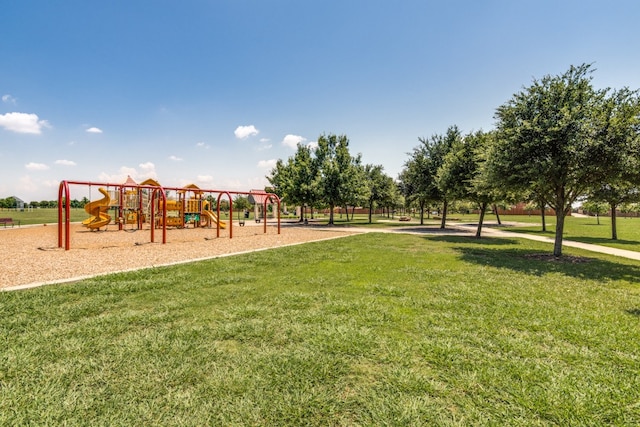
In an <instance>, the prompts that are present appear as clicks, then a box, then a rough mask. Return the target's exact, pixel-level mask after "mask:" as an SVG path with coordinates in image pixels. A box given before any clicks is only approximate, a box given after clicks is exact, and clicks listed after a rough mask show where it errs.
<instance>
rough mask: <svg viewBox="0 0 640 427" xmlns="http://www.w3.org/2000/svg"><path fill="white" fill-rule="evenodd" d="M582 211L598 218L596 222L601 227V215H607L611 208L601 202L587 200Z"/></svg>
mask: <svg viewBox="0 0 640 427" xmlns="http://www.w3.org/2000/svg"><path fill="white" fill-rule="evenodd" d="M582 209H583V210H585V211H586V212H587V213H588V214H593V215H595V216H596V221H597V223H598V225H600V214H603V213H607V210H608V209H609V206H608V204H607V203H605V202H599V201H597V200H587V201H586V202H584V203H583V204H582Z"/></svg>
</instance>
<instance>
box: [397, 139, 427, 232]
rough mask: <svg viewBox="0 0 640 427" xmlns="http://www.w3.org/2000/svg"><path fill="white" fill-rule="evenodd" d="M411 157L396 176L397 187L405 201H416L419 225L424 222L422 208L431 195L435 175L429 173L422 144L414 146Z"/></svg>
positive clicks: (410, 202)
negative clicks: (418, 211)
mask: <svg viewBox="0 0 640 427" xmlns="http://www.w3.org/2000/svg"><path fill="white" fill-rule="evenodd" d="M410 155H411V158H410V159H409V160H407V162H405V164H404V169H403V170H402V172H400V175H399V176H398V181H399V184H398V187H399V190H400V193H401V194H402V195H403V196H404V198H405V203H409V204H413V203H416V204H417V205H418V208H419V210H420V225H423V224H424V208H425V206H426V204H427V203H428V201H429V197H431V187H432V186H433V185H434V183H433V182H434V181H435V176H432V175H431V174H430V169H429V167H428V157H427V153H426V149H425V147H424V146H420V147H416V148H414V150H413V153H411V154H410Z"/></svg>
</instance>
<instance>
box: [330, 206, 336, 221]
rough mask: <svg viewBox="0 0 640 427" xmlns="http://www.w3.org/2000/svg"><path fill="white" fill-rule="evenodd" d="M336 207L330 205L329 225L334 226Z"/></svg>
mask: <svg viewBox="0 0 640 427" xmlns="http://www.w3.org/2000/svg"><path fill="white" fill-rule="evenodd" d="M334 208H335V205H334V204H333V203H331V204H329V225H333V209H334Z"/></svg>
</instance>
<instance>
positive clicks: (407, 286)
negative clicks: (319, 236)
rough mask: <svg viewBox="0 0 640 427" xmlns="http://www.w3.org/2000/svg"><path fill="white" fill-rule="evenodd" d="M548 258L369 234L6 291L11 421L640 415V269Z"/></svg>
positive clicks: (529, 245) (426, 421)
mask: <svg viewBox="0 0 640 427" xmlns="http://www.w3.org/2000/svg"><path fill="white" fill-rule="evenodd" d="M548 252H549V245H545V244H541V243H537V242H531V241H524V240H520V239H500V240H498V239H482V240H481V241H478V240H476V239H472V238H463V237H450V236H440V237H437V236H436V237H421V236H414V235H388V234H367V235H358V236H353V237H349V238H344V239H339V240H334V241H326V242H319V243H312V244H306V245H303V246H297V247H290V248H281V249H275V250H271V251H267V252H259V253H254V254H246V255H242V256H236V257H232V258H225V259H218V260H211V261H206V262H199V263H194V264H189V265H183V266H176V267H167V268H156V269H151V270H141V271H137V272H131V273H126V274H117V275H113V276H106V277H100V278H95V279H92V280H86V281H82V282H79V283H74V284H68V285H58V286H49V287H44V288H39V289H33V290H29V291H21V292H10V293H0V301H1V302H0V319H1V320H0V339H1V340H2V341H1V342H2V343H3V346H2V348H1V349H0V361H1V362H0V363H1V365H0V366H1V369H0V390H1V393H0V424H1V425H132V424H138V425H183V426H184V425H193V426H200V425H291V426H300V425H319V426H320V425H321V426H326V425H398V426H405V425H522V426H532V425H638V424H640V376H639V375H638V372H640V351H639V350H638V342H639V341H640V327H639V322H640V285H639V284H638V277H640V263H638V262H633V261H627V260H620V259H615V258H612V257H608V256H605V255H594V254H592V253H586V252H580V251H577V250H573V249H569V248H568V249H566V253H567V254H570V255H581V256H583V257H585V258H569V259H567V261H566V262H551V261H548V260H543V259H539V258H538V257H536V256H535V255H536V254H539V253H548ZM586 257H588V258H586ZM569 261H574V262H569ZM578 261H582V262H578Z"/></svg>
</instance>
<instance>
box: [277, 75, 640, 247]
mask: <svg viewBox="0 0 640 427" xmlns="http://www.w3.org/2000/svg"><path fill="white" fill-rule="evenodd" d="M593 71H594V70H593V68H592V66H591V65H590V64H582V65H580V66H571V67H570V68H569V70H567V71H566V72H564V73H563V74H560V75H547V76H544V77H543V78H541V79H534V80H533V82H532V84H531V85H530V86H528V87H524V88H523V89H522V90H521V91H519V92H517V93H516V94H514V95H513V96H512V97H511V98H510V99H509V100H507V101H506V102H505V103H504V104H502V105H500V106H499V107H498V108H497V109H496V111H495V114H494V118H495V119H496V126H495V129H493V130H491V131H487V132H484V131H482V130H480V131H475V132H470V133H467V134H463V133H462V132H461V131H460V130H459V129H458V127H457V126H455V125H453V126H451V127H449V128H448V129H447V131H446V132H445V133H444V134H435V135H432V136H431V137H429V138H418V140H419V143H420V144H419V145H418V146H417V147H415V148H414V150H413V152H411V153H408V156H409V158H408V160H407V161H406V162H405V164H404V167H403V170H402V172H401V173H400V175H399V176H398V180H397V182H396V181H395V180H393V179H392V178H390V177H388V176H387V175H385V174H384V172H383V167H382V166H379V165H378V166H374V165H362V162H361V155H357V156H352V155H351V154H350V153H349V149H348V142H349V141H348V139H347V137H346V136H344V135H341V136H336V135H331V134H330V135H321V136H320V137H319V138H318V147H317V148H316V149H312V148H311V147H309V146H303V145H300V144H299V145H298V148H297V151H296V154H295V155H294V156H292V157H290V158H289V159H288V160H287V161H282V160H278V162H277V164H276V167H275V168H274V169H273V170H272V171H271V175H270V176H268V177H267V178H268V179H269V182H270V183H271V185H272V186H273V189H274V190H275V191H276V192H277V193H278V194H279V195H280V196H281V197H282V198H283V199H284V200H285V201H286V202H287V203H292V204H296V205H300V206H326V207H328V208H329V212H330V215H331V216H330V219H329V223H330V224H332V223H333V216H332V215H333V208H334V207H335V206H344V207H346V206H367V207H369V208H370V212H371V208H373V207H374V206H390V205H394V204H396V203H398V202H399V201H401V203H403V205H404V206H405V207H415V208H416V209H418V210H419V212H420V219H421V223H422V221H423V218H424V212H425V210H427V212H428V211H429V209H431V208H432V207H433V206H434V205H437V206H438V210H439V212H440V214H441V227H442V228H444V226H445V222H446V217H447V211H448V208H449V206H450V204H451V203H452V202H453V201H467V202H471V203H473V204H474V205H475V206H477V208H478V210H479V212H480V216H479V221H478V228H477V231H476V236H477V237H480V236H481V232H482V226H483V220H484V215H485V213H486V211H487V208H488V207H490V206H494V207H495V205H496V204H511V203H515V202H517V201H519V202H529V203H530V204H531V203H533V204H535V205H537V206H539V207H540V208H541V212H542V215H544V212H545V208H546V207H549V208H551V209H552V210H553V211H554V212H555V217H556V230H555V243H554V249H553V253H554V255H555V256H561V254H562V236H563V231H564V220H565V217H566V216H567V215H568V214H569V213H570V212H571V208H572V206H573V205H574V204H575V203H576V202H579V201H588V202H591V203H605V204H607V205H608V207H609V209H610V211H611V215H612V221H611V223H612V239H617V233H616V210H617V209H618V208H619V207H620V206H628V205H629V204H633V203H637V202H640V191H639V188H640V97H639V94H638V91H637V90H631V89H629V88H626V87H625V88H622V89H611V88H606V89H596V88H594V87H593V84H592V79H593V77H592V75H593ZM542 222H543V226H545V219H544V217H543V218H542Z"/></svg>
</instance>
